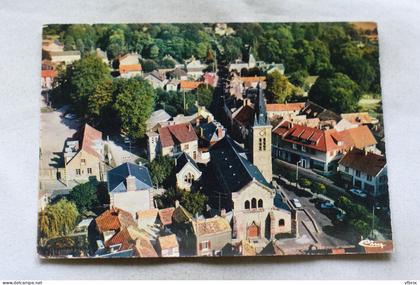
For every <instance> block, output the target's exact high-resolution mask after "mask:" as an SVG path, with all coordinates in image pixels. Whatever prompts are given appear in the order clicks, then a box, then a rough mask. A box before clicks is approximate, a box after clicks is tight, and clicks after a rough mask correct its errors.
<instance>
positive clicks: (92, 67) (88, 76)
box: [66, 54, 111, 115]
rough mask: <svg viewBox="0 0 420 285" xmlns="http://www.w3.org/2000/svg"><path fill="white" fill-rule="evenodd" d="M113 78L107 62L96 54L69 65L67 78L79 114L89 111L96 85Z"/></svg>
mask: <svg viewBox="0 0 420 285" xmlns="http://www.w3.org/2000/svg"><path fill="white" fill-rule="evenodd" d="M110 78H111V76H110V74H109V69H108V67H107V66H106V64H105V63H104V62H103V61H102V60H101V59H100V58H99V57H98V56H96V55H95V54H89V55H87V56H85V57H83V58H82V59H81V60H79V61H76V62H75V63H74V64H73V65H72V66H69V67H68V69H67V71H66V79H67V82H68V84H69V89H68V91H69V92H70V97H71V100H72V102H73V104H74V106H75V110H76V112H78V113H79V115H86V114H87V113H88V100H89V97H90V96H92V95H93V93H94V91H95V89H96V87H97V86H98V85H99V84H102V82H104V81H105V80H109V79H110Z"/></svg>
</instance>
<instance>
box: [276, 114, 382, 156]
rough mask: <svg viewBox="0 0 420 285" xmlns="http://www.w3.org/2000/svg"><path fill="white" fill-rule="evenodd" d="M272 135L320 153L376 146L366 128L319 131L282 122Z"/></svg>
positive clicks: (373, 138) (374, 140)
mask: <svg viewBox="0 0 420 285" xmlns="http://www.w3.org/2000/svg"><path fill="white" fill-rule="evenodd" d="M273 134H276V135H278V136H281V137H282V138H283V140H284V141H287V142H290V143H294V144H298V145H303V146H305V147H308V148H311V149H315V150H318V151H322V152H327V151H332V150H345V149H349V148H350V147H357V148H364V147H367V146H371V145H375V144H376V139H375V137H374V136H373V135H372V133H371V131H370V130H369V128H368V127H366V126H360V127H357V128H352V129H348V130H344V131H341V132H338V131H337V130H335V129H330V130H320V129H318V128H313V127H308V126H302V125H297V124H292V123H290V122H288V121H283V122H281V123H280V124H279V125H278V126H277V127H276V128H274V130H273ZM340 142H341V143H340Z"/></svg>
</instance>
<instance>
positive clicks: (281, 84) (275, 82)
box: [266, 70, 294, 103]
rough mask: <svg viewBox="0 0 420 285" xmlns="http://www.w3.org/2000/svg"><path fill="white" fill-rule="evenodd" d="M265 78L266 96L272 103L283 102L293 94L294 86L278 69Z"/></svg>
mask: <svg viewBox="0 0 420 285" xmlns="http://www.w3.org/2000/svg"><path fill="white" fill-rule="evenodd" d="M266 80H267V93H268V96H269V97H270V98H271V100H272V101H273V102H274V103H283V102H284V101H286V100H287V98H288V97H290V96H292V95H293V91H294V86H293V85H292V84H291V83H290V82H289V80H288V79H287V77H286V76H284V75H282V74H281V73H280V72H279V71H277V70H275V71H273V72H272V73H270V74H268V75H267V77H266Z"/></svg>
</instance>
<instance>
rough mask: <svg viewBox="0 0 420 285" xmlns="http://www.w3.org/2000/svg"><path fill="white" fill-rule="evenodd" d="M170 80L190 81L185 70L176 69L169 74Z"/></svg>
mask: <svg viewBox="0 0 420 285" xmlns="http://www.w3.org/2000/svg"><path fill="white" fill-rule="evenodd" d="M168 75H169V78H171V79H177V80H188V74H187V72H186V71H185V70H183V69H181V68H179V67H176V68H175V69H174V70H172V71H170V72H169V73H168Z"/></svg>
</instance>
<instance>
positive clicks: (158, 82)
mask: <svg viewBox="0 0 420 285" xmlns="http://www.w3.org/2000/svg"><path fill="white" fill-rule="evenodd" d="M144 79H145V80H147V81H148V82H149V83H150V84H151V85H152V87H153V88H154V89H158V88H161V89H163V88H164V87H165V85H166V83H167V81H168V80H167V79H166V77H165V76H164V75H163V74H161V73H159V72H158V71H157V70H154V71H152V72H150V73H149V74H147V75H146V76H145V77H144Z"/></svg>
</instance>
